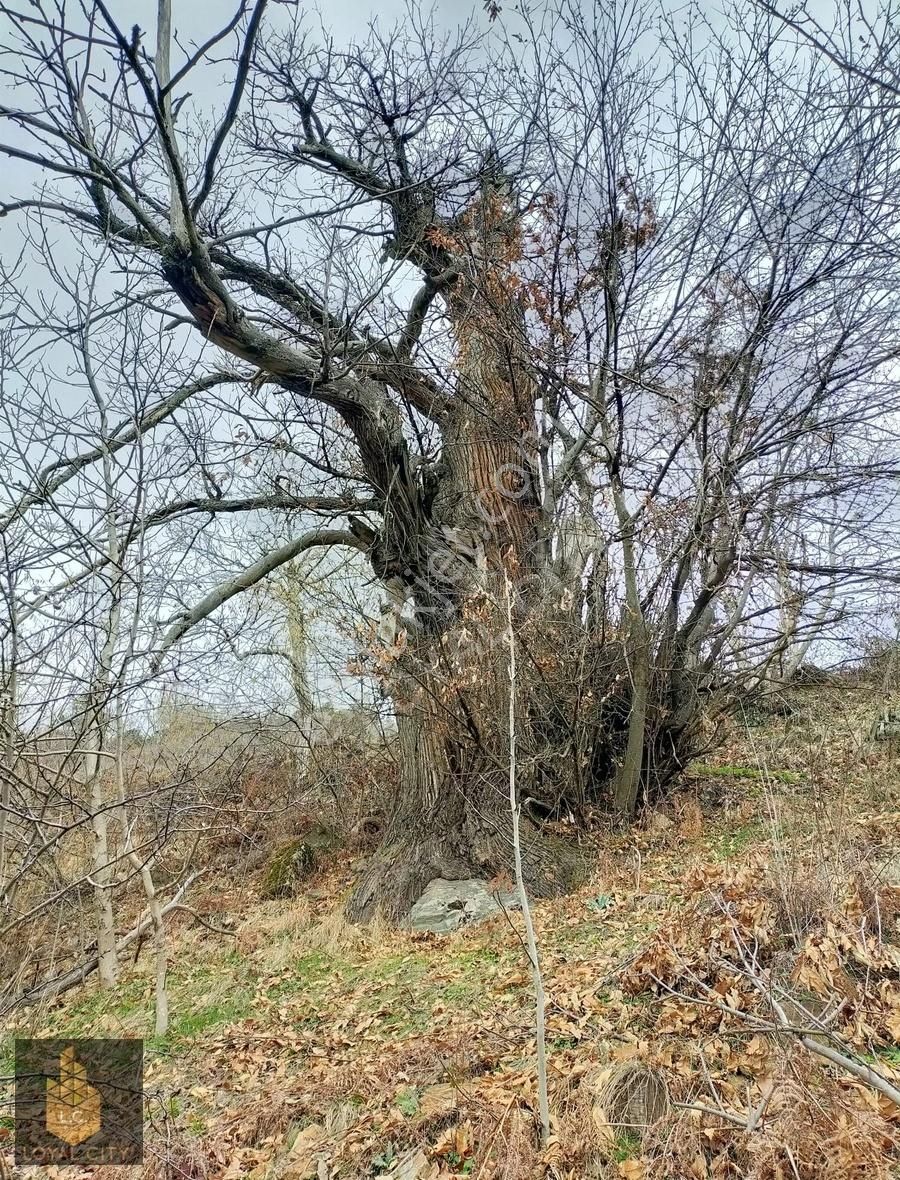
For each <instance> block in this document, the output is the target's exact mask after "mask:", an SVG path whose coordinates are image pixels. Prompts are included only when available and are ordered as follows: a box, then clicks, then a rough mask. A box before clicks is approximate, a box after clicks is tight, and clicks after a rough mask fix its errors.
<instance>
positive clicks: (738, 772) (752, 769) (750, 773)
mask: <svg viewBox="0 0 900 1180" xmlns="http://www.w3.org/2000/svg"><path fill="white" fill-rule="evenodd" d="M691 773H692V774H694V775H696V776H697V777H698V778H731V779H734V778H747V779H752V780H753V781H754V782H770V781H774V782H777V783H802V782H804V781H805V779H804V777H803V775H802V774H800V773H799V771H796V770H767V769H763V768H761V767H759V766H710V765H709V764H708V763H706V762H695V763H694V764H693V765H692V766H691Z"/></svg>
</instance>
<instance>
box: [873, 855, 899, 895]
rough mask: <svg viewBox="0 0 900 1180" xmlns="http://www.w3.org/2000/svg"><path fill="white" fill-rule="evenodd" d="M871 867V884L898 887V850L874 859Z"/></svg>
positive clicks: (879, 886)
mask: <svg viewBox="0 0 900 1180" xmlns="http://www.w3.org/2000/svg"><path fill="white" fill-rule="evenodd" d="M873 868H874V881H873V884H874V885H876V886H877V887H878V888H881V887H883V886H885V885H888V886H890V887H891V888H893V889H897V888H900V852H894V853H888V854H887V855H886V856H883V857H882V858H881V859H880V860H876V861H875V864H874V866H873Z"/></svg>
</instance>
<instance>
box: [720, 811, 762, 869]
mask: <svg viewBox="0 0 900 1180" xmlns="http://www.w3.org/2000/svg"><path fill="white" fill-rule="evenodd" d="M764 835H765V829H764V827H763V824H762V823H761V822H760V821H759V820H750V822H749V823H746V824H741V826H740V827H738V828H733V829H732V830H731V831H728V832H724V833H723V834H722V835H721V836H720V837H719V839H718V840H717V841H716V845H715V849H714V851H715V855H716V856H718V857H719V858H720V859H723V860H729V859H730V858H731V857H733V856H740V855H741V854H742V853H744V852H746V851H747V849H748V848H749V847H750V846H751V845H752V844H757V843H759V841H760V840H762V839H763V836H764Z"/></svg>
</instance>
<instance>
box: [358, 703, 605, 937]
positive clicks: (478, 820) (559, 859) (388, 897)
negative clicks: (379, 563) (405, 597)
mask: <svg viewBox="0 0 900 1180" xmlns="http://www.w3.org/2000/svg"><path fill="white" fill-rule="evenodd" d="M436 687H437V688H438V690H439V691H440V690H441V689H442V688H443V687H444V686H443V685H437V686H436ZM501 720H502V715H500V716H496V717H495V718H494V721H495V723H497V725H498V726H499V724H500V722H501ZM488 736H489V737H490V738H491V739H493V738H494V737H501V738H502V734H501V733H498V734H496V735H493V734H492V735H486V737H488ZM491 744H492V745H493V744H494V743H493V741H492V743H491ZM398 745H399V751H400V788H399V791H398V795H397V798H396V800H395V805H394V809H393V812H392V814H391V815H390V816H389V818H388V825H387V829H386V832H385V836H384V839H383V841H382V843H381V845H380V847H379V848H378V850H377V851H376V853H375V854H374V856H373V857H372V858H371V860H370V861H369V863H368V865H367V866H366V868H365V869H364V870H363V872H362V874H361V876H360V879H359V881H358V883H357V886H356V889H355V890H354V892H353V895H352V897H351V899H350V903H349V905H348V909H347V912H348V916H349V917H350V918H351V919H352V920H354V921H363V922H365V921H368V920H369V919H371V918H373V917H375V915H376V914H381V915H382V916H384V917H385V918H387V919H388V920H389V921H392V922H402V921H403V918H404V915H405V914H406V913H407V912H408V911H409V908H410V906H411V905H412V904H413V902H414V901H416V899H417V898H418V897H420V896H421V894H422V893H423V892H424V890H425V887H426V886H427V885H428V883H429V882H430V881H432V880H434V879H435V878H436V877H443V878H444V879H445V880H466V879H468V878H470V877H476V878H480V879H483V880H490V879H492V878H494V877H501V876H502V877H504V878H508V879H509V881H511V880H512V875H513V871H514V863H513V862H514V849H513V839H512V835H513V833H512V820H511V816H510V813H509V802H508V799H507V797H506V795H505V793H504V785H505V775H506V774H507V773H508V768H507V766H506V764H505V761H504V760H500V759H498V758H497V757H496V756H495V754H494V751H493V750H485V749H484V748H483V747H482V745H481V742H480V741H479V739H478V738H477V737H475V736H473V735H472V734H468V735H461V734H459V733H452V734H451V732H449V731H448V726H447V724H446V721H442V720H441V718H440V717H439V716H438V715H437V714H436V713H435V712H434V711H433V710H432V709H431V708H429V707H428V706H427V705H426V704H424V703H421V704H419V705H418V706H417V707H415V708H413V709H411V710H410V711H408V712H406V713H403V714H401V715H400V716H399V717H398ZM521 840H522V858H523V865H524V871H525V878H526V882H527V885H528V888H529V892H530V893H531V894H532V895H533V896H535V897H549V896H554V895H556V894H559V893H562V892H565V891H566V890H567V889H569V888H571V887H572V886H573V885H574V884H575V883H576V882H577V881H578V879H579V877H580V875H581V873H582V861H581V857H580V854H579V853H578V852H577V850H575V849H573V848H572V847H570V846H569V845H567V844H566V843H565V842H563V841H560V840H556V839H554V838H552V837H549V836H545V835H543V834H542V833H540V832H539V831H538V830H537V829H535V828H533V827H532V826H531V825H530V824H527V823H523V824H522V831H521Z"/></svg>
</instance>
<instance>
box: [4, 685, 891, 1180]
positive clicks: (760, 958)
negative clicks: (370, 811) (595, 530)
mask: <svg viewBox="0 0 900 1180" xmlns="http://www.w3.org/2000/svg"><path fill="white" fill-rule="evenodd" d="M859 695H860V694H858V693H854V692H852V691H849V690H846V691H845V690H841V691H840V692H838V691H837V690H834V691H832V690H828V691H825V690H815V691H812V690H810V691H807V692H806V693H803V694H799V695H798V700H797V702H796V703H795V712H794V713H793V715H792V716H790V717H787V718H774V719H769V720H767V722H766V723H765V724H764V725H762V726H753V727H749V726H745V727H743V728H739V729H738V730H736V731H735V734H734V735H733V738H732V740H730V741H729V742H728V744H727V745H726V746H725V747H724V748H723V749H722V750H720V751H719V753H718V754H717V755H716V757H715V760H714V761H712V760H711V761H710V763H709V764H704V765H702V766H699V767H695V768H694V771H693V775H692V778H691V781H690V782H689V783H688V784H686V785H685V789H684V791H683V792H682V793H681V794H680V796H678V797H677V799H676V800H675V802H674V804H673V805H672V806H671V807H669V808H667V809H666V811H665V812H656V813H652V814H650V815H649V816H647V817H646V818H645V821H644V823H643V825H642V827H641V828H640V830H638V831H633V832H628V833H625V834H622V833H618V834H616V833H610V832H608V831H604V830H602V829H601V828H599V827H598V830H597V831H596V832H595V833H594V834H593V837H592V846H593V854H594V860H593V867H592V871H591V875H590V878H589V880H588V881H587V882H586V883H585V884H584V886H583V887H582V888H581V889H580V890H579V891H578V892H576V893H574V894H572V895H570V896H568V897H566V898H564V899H562V900H559V901H555V902H546V903H541V904H539V905H537V906H536V907H535V921H536V925H537V930H538V937H539V945H540V949H541V955H542V967H543V973H544V983H545V987H546V991H547V996H548V1034H547V1035H548V1051H549V1066H550V1098H551V1109H552V1115H553V1137H552V1139H551V1142H550V1144H549V1145H548V1146H547V1147H546V1148H541V1147H540V1145H539V1143H538V1137H537V1132H536V1120H535V1108H536V1098H535V1057H534V1053H535V1045H534V1031H533V1030H534V1016H533V994H532V989H531V983H530V978H529V971H528V963H527V958H526V956H525V952H524V950H523V947H522V943H521V938H520V925H521V916H520V915H519V914H516V913H511V914H507V915H500V916H498V917H496V918H493V919H490V920H489V921H487V922H484V923H482V924H480V925H478V926H475V927H471V928H468V929H465V930H463V931H461V932H459V933H457V934H453V935H449V936H446V937H442V936H441V937H439V936H437V935H431V934H412V933H408V932H407V933H400V932H397V931H395V930H387V929H384V928H380V927H378V926H373V927H369V928H356V927H351V926H349V925H347V924H346V923H345V922H344V920H343V918H342V917H341V905H342V901H343V899H344V898H345V896H346V894H347V891H348V889H349V886H350V881H351V877H352V872H353V867H354V866H353V863H352V862H351V860H350V857H349V855H348V854H346V853H340V854H338V855H337V856H336V857H335V858H334V860H333V861H332V862H331V863H329V865H328V866H327V868H326V869H325V870H324V871H323V872H321V873H320V874H319V875H318V876H317V877H315V878H314V879H313V880H312V881H310V882H309V883H308V884H307V885H305V886H304V888H303V890H302V892H301V895H300V896H298V897H296V898H293V899H288V900H279V901H265V900H262V899H261V897H260V893H259V881H258V880H252V881H230V880H225V879H223V880H222V881H221V882H220V883H214V882H213V881H212V880H211V879H210V877H209V876H207V877H204V878H201V881H199V882H198V883H197V884H196V885H195V886H194V889H193V891H192V895H191V898H190V901H191V905H192V907H194V908H195V910H197V911H198V912H200V913H202V914H204V915H205V916H206V919H207V924H206V925H201V924H198V923H197V922H195V921H194V920H193V919H192V917H191V916H190V915H188V914H179V915H177V916H174V917H173V919H172V931H173V939H174V940H175V944H176V946H175V954H174V956H173V958H174V962H173V967H172V972H171V978H170V991H171V1006H172V1027H171V1030H170V1032H169V1034H168V1035H167V1036H166V1037H165V1038H157V1039H153V1038H152V1035H151V1030H152V978H151V974H152V968H151V964H150V957H151V956H150V955H149V953H147V952H145V953H144V954H142V955H140V956H139V958H138V959H137V962H134V963H132V964H131V965H130V966H129V968H128V971H127V975H126V976H125V980H124V982H123V984H122V986H121V987H120V988H119V989H118V991H117V992H116V993H102V992H99V991H98V990H96V987H95V985H88V986H85V987H84V988H83V989H82V990H80V991H76V992H73V993H70V994H69V996H68V997H66V998H65V999H64V1000H63V1001H61V1002H59V1003H58V1004H57V1005H56V1006H54V1007H51V1008H50V1009H49V1010H47V1009H44V1010H32V1011H30V1012H26V1013H21V1014H20V1015H19V1016H18V1018H17V1023H16V1027H15V1029H14V1030H13V1029H9V1030H8V1032H9V1033H10V1034H11V1033H12V1032H13V1031H17V1032H19V1033H23V1034H28V1035H33V1034H36V1033H37V1034H41V1035H51V1034H53V1033H63V1034H65V1035H67V1036H69V1035H81V1036H86V1035H98V1036H103V1035H125V1036H143V1037H148V1038H149V1039H148V1040H147V1042H146V1058H147V1062H148V1066H147V1076H146V1097H147V1136H146V1148H147V1150H146V1163H145V1166H144V1168H143V1169H142V1170H135V1175H137V1174H140V1175H142V1176H146V1177H147V1178H148V1180H150V1178H153V1180H157V1178H158V1180H162V1178H164V1177H165V1178H167V1180H168V1178H173V1180H174V1178H176V1177H183V1178H185V1180H207V1178H208V1180H213V1178H216V1180H235V1178H237V1177H252V1178H253V1180H304V1178H305V1177H315V1178H319V1180H327V1178H329V1177H334V1178H338V1177H340V1178H348V1180H349V1178H351V1177H368V1176H389V1175H391V1176H395V1177H397V1178H398V1180H400V1178H402V1180H416V1178H419V1180H436V1178H437V1177H450V1176H476V1177H481V1178H483V1180H488V1178H489V1177H496V1178H498V1180H499V1178H501V1177H502V1178H505V1180H526V1178H530V1177H540V1176H552V1177H560V1178H562V1177H565V1178H570V1180H577V1178H580V1177H623V1178H625V1180H640V1178H642V1177H648V1178H649V1177H659V1178H675V1177H696V1178H698V1180H701V1178H703V1177H716V1178H725V1177H744V1176H746V1177H759V1178H772V1180H774V1178H776V1177H798V1178H802V1180H807V1178H809V1180H812V1178H819V1177H822V1178H824V1177H828V1178H834V1180H838V1178H848V1180H849V1178H852V1177H881V1176H883V1177H888V1176H891V1175H896V1174H898V1172H897V1166H898V1161H900V1106H897V1105H895V1103H894V1101H892V1099H891V1098H890V1096H889V1091H890V1089H891V1086H893V1087H894V1088H897V1087H900V1047H898V1044H897V1042H898V1040H900V934H898V914H900V867H898V862H897V861H896V859H894V860H893V862H892V858H893V857H895V855H896V849H897V847H898V844H900V840H898V838H900V803H898V794H897V789H898V786H900V775H898V768H897V761H896V755H895V752H894V750H893V749H892V748H891V743H889V742H884V743H878V744H877V745H874V744H873V745H864V746H863V747H860V746H859V734H860V732H861V729H864V727H865V718H866V716H867V715H868V713H867V710H868V709H869V705H868V703H867V702H866V701H863V702H861V703H860V704H858V705H857V704H856V703H855V702H856V701H857V698H858V697H859ZM229 925H230V926H233V929H234V933H233V935H229V934H224V935H223V934H219V933H215V932H214V931H213V930H212V929H211V928H210V927H212V926H218V927H224V928H227V927H228V926H229ZM773 999H774V1003H773ZM781 1024H787V1025H789V1026H790V1029H791V1030H793V1031H785V1029H784V1028H782V1027H779V1025H781ZM804 1037H805V1038H806V1040H807V1044H806V1045H804V1044H803V1043H802V1039H803V1038H804ZM816 1045H818V1046H825V1048H826V1050H828V1049H830V1050H831V1051H832V1053H834V1052H837V1053H839V1054H840V1058H839V1059H838V1061H837V1063H835V1062H834V1061H831V1060H827V1059H826V1057H825V1056H823V1055H821V1053H820V1052H818V1051H817V1049H816V1048H815V1046H816ZM6 1046H7V1050H8V1049H9V1048H10V1047H11V1046H10V1045H9V1042H8V1041H7V1042H6ZM811 1046H812V1047H811ZM848 1054H849V1058H850V1060H852V1062H853V1064H854V1065H855V1067H856V1074H855V1075H854V1073H852V1072H850V1070H849V1067H846V1066H845V1065H844V1064H843V1063H842V1061H841V1058H843V1057H844V1056H847V1055H848ZM867 1067H870V1068H873V1069H875V1070H877V1074H878V1077H879V1078H880V1079H882V1080H883V1081H884V1082H885V1085H881V1086H880V1089H879V1083H878V1082H877V1081H875V1084H873V1078H872V1076H871V1075H869V1076H867V1075H866V1072H865V1071H866V1068H867ZM0 1072H2V1073H4V1074H6V1073H9V1072H10V1070H9V1068H6V1067H4V1068H2V1069H0ZM8 1134H9V1132H8V1131H7V1136H8ZM53 1171H54V1170H53V1169H44V1170H43V1171H42V1172H41V1175H52V1174H53ZM13 1174H14V1175H15V1174H17V1173H16V1172H13ZM21 1174H22V1175H26V1174H27V1173H25V1172H22V1173H21ZM64 1174H65V1175H66V1176H72V1177H74V1176H75V1172H74V1171H71V1172H70V1171H67V1172H66V1173H64ZM84 1174H85V1175H87V1174H88V1173H84ZM94 1174H95V1175H97V1176H98V1177H99V1178H100V1180H103V1177H104V1175H105V1174H104V1173H102V1172H96V1173H94ZM122 1174H125V1173H124V1172H123V1170H122V1169H112V1170H110V1171H109V1172H108V1177H107V1180H115V1177H118V1176H120V1175H122Z"/></svg>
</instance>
